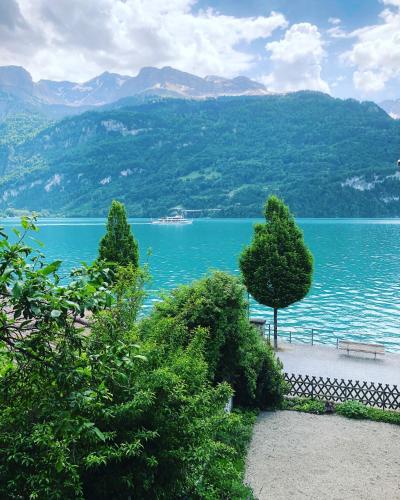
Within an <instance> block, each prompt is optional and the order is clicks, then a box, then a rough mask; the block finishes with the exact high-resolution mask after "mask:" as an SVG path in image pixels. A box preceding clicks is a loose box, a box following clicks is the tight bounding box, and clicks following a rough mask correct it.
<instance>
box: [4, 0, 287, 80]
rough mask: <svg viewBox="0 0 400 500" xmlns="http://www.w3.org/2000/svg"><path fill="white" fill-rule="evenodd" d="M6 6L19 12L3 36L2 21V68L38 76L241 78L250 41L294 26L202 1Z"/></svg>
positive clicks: (61, 0)
mask: <svg viewBox="0 0 400 500" xmlns="http://www.w3.org/2000/svg"><path fill="white" fill-rule="evenodd" d="M0 1H1V2H3V0H0ZM5 2H6V3H9V4H10V5H12V7H13V8H12V9H7V20H8V22H7V26H6V27H5V28H4V29H3V31H4V30H7V33H6V35H5V36H3V37H1V22H0V64H2V65H4V64H20V65H23V66H25V67H26V68H27V69H28V70H29V71H30V72H31V73H32V74H33V76H34V78H35V79H37V78H43V77H46V78H52V79H68V80H78V81H82V80H86V79H88V78H90V77H92V76H94V75H96V74H98V73H100V72H102V71H104V70H109V71H115V72H122V73H128V74H135V73H136V72H137V71H138V70H139V69H140V68H141V67H143V66H165V65H170V66H174V67H176V68H178V69H181V70H184V71H189V72H193V73H196V74H200V75H206V74H221V75H223V76H232V75H237V74H240V73H242V72H245V71H246V70H248V69H250V68H251V67H252V66H253V65H254V64H255V62H256V59H255V56H254V55H253V54H252V53H251V52H250V51H247V50H246V49H245V48H243V47H244V46H245V44H249V43H251V42H252V41H254V40H257V39H265V38H268V37H270V36H271V34H272V33H273V32H274V30H276V29H277V28H285V27H286V26H287V22H286V19H285V17H284V16H283V15H282V14H279V13H276V12H271V13H270V14H269V15H266V16H259V17H246V18H236V17H233V16H226V15H222V14H220V13H218V12H216V11H215V10H212V9H208V10H205V11H204V10H201V11H197V12H196V11H195V10H194V9H193V7H194V6H195V5H196V3H197V1H196V0H151V1H148V0H85V1H84V2H83V1H82V0H57V1H49V0H18V2H17V0H5ZM0 17H1V7H0ZM24 35H26V36H24ZM15 40H18V41H19V42H18V43H16V42H15ZM27 40H29V43H26V41H27ZM239 45H240V48H239Z"/></svg>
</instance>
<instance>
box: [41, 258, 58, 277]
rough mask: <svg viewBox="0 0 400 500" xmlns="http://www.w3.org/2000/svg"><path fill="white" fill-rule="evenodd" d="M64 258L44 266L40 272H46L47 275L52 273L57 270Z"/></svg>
mask: <svg viewBox="0 0 400 500" xmlns="http://www.w3.org/2000/svg"><path fill="white" fill-rule="evenodd" d="M61 264H62V260H55V261H54V262H52V263H51V264H49V265H48V266H46V267H44V268H43V269H41V270H40V274H44V275H45V276H47V275H48V274H52V273H54V272H56V271H57V269H58V268H59V267H60V266H61Z"/></svg>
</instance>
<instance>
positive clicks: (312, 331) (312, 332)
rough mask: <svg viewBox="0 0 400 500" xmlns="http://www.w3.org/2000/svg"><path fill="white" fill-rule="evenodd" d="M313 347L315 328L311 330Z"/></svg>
mask: <svg viewBox="0 0 400 500" xmlns="http://www.w3.org/2000/svg"><path fill="white" fill-rule="evenodd" d="M311 345H314V328H311Z"/></svg>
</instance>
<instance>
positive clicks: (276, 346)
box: [274, 307, 278, 351]
mask: <svg viewBox="0 0 400 500" xmlns="http://www.w3.org/2000/svg"><path fill="white" fill-rule="evenodd" d="M274 349H275V351H277V350H278V309H277V308H276V307H274Z"/></svg>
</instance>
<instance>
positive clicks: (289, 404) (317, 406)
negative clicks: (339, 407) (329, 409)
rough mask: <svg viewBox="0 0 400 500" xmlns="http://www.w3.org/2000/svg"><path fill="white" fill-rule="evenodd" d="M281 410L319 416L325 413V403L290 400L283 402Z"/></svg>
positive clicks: (312, 400) (306, 399)
mask: <svg viewBox="0 0 400 500" xmlns="http://www.w3.org/2000/svg"><path fill="white" fill-rule="evenodd" d="M282 409H283V410H293V411H301V412H305V413H314V414H316V415H321V414H323V413H325V403H324V402H323V401H317V400H315V399H309V398H290V399H285V400H284V402H283V404H282Z"/></svg>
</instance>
